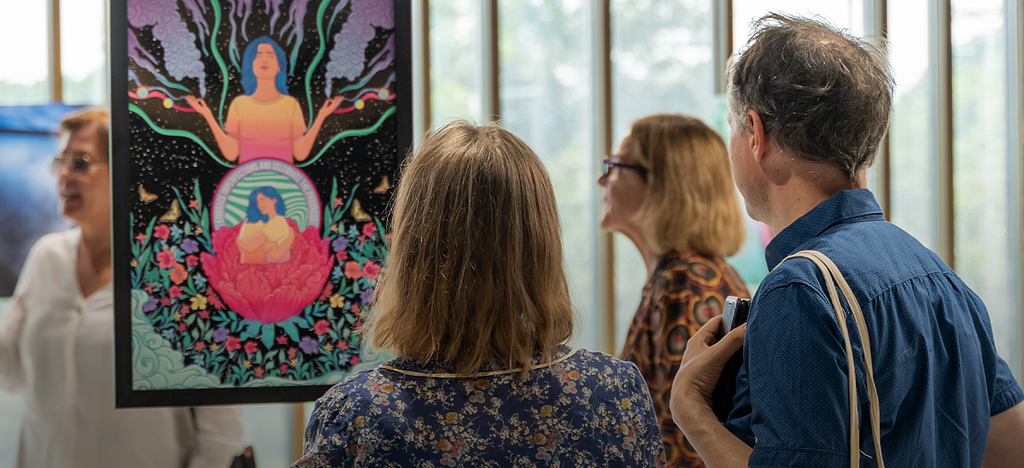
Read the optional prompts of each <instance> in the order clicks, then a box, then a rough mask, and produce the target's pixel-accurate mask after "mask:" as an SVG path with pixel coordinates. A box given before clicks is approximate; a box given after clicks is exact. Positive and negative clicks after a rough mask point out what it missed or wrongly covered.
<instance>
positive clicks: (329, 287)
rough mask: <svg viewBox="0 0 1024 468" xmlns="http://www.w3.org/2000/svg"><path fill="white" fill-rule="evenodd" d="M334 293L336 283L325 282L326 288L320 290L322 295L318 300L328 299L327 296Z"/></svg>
mask: <svg viewBox="0 0 1024 468" xmlns="http://www.w3.org/2000/svg"><path fill="white" fill-rule="evenodd" d="M333 293H334V284H333V283H331V282H330V281H328V282H326V283H324V290H323V291H320V297H319V298H318V299H317V300H319V301H326V300H327V298H328V297H331V294H333Z"/></svg>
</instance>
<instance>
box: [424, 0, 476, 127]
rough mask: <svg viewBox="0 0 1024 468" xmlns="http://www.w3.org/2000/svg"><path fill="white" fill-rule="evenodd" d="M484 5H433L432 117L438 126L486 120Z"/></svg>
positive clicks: (468, 1) (469, 1) (459, 1)
mask: <svg viewBox="0 0 1024 468" xmlns="http://www.w3.org/2000/svg"><path fill="white" fill-rule="evenodd" d="M480 3H481V2H478V1H473V0H449V1H445V2H431V3H430V118H431V123H432V124H433V126H434V127H436V126H437V125H438V124H442V123H444V122H446V121H449V120H451V119H457V118H468V119H472V120H476V121H483V115H482V110H481V95H482V92H481V90H482V84H481V79H482V76H483V74H482V72H481V69H482V67H483V51H482V50H481V44H482V42H483V41H482V37H483V36H482V33H481V30H480V21H481V14H482V13H481V11H480V8H481V7H480Z"/></svg>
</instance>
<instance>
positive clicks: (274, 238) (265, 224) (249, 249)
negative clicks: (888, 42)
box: [236, 187, 295, 264]
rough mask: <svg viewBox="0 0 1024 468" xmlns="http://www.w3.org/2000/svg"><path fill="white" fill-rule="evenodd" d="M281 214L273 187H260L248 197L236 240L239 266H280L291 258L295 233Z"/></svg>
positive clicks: (279, 198)
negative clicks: (240, 262)
mask: <svg viewBox="0 0 1024 468" xmlns="http://www.w3.org/2000/svg"><path fill="white" fill-rule="evenodd" d="M284 214H285V206H284V198H282V197H281V194H279V193H277V189H275V188H274V187H260V188H258V189H256V190H253V191H252V192H251V193H250V194H249V207H248V209H246V211H245V223H243V224H242V229H241V230H240V231H238V238H237V240H236V242H237V243H238V250H239V251H240V253H241V261H242V263H249V264H261V263H284V262H287V261H288V260H290V259H291V255H290V253H289V252H290V249H291V247H292V243H293V242H295V230H294V229H292V226H291V225H289V224H288V221H287V219H288V218H285V217H284Z"/></svg>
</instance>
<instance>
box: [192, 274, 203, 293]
mask: <svg viewBox="0 0 1024 468" xmlns="http://www.w3.org/2000/svg"><path fill="white" fill-rule="evenodd" d="M194 279H195V282H196V289H202V288H203V286H206V278H203V275H199V274H197V275H196V276H195V277H194Z"/></svg>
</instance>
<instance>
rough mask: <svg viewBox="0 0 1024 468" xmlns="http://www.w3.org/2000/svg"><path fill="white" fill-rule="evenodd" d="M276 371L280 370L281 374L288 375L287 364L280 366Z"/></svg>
mask: <svg viewBox="0 0 1024 468" xmlns="http://www.w3.org/2000/svg"><path fill="white" fill-rule="evenodd" d="M278 370H280V371H281V373H282V374H287V373H288V364H281V367H279V368H278Z"/></svg>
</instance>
